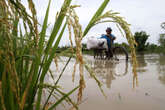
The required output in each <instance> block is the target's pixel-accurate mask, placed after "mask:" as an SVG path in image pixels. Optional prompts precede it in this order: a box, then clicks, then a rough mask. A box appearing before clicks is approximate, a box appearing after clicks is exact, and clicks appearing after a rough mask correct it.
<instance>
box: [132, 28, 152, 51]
mask: <svg viewBox="0 0 165 110" xmlns="http://www.w3.org/2000/svg"><path fill="white" fill-rule="evenodd" d="M134 37H135V40H136V42H137V44H138V45H137V47H136V49H137V51H144V50H145V48H146V41H147V39H148V37H149V35H147V33H146V32H145V31H140V32H135V34H134Z"/></svg>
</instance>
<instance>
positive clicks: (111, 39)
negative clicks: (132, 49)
mask: <svg viewBox="0 0 165 110" xmlns="http://www.w3.org/2000/svg"><path fill="white" fill-rule="evenodd" d="M101 38H105V39H106V40H107V45H108V52H107V56H108V58H109V57H113V53H112V50H111V48H112V45H113V42H114V40H115V39H116V37H115V36H114V35H113V34H112V29H111V28H110V27H107V29H106V34H105V35H103V36H102V37H101Z"/></svg>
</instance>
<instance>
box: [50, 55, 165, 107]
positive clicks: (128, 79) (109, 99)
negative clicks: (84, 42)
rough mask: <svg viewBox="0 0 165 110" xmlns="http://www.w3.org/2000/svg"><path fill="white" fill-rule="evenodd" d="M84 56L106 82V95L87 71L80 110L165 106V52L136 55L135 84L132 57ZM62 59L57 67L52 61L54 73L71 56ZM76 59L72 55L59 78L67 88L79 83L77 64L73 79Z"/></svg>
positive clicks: (61, 83)
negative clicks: (116, 59) (102, 58)
mask: <svg viewBox="0 0 165 110" xmlns="http://www.w3.org/2000/svg"><path fill="white" fill-rule="evenodd" d="M84 57H85V59H86V61H87V63H88V64H89V65H90V66H91V67H92V68H93V70H94V71H95V74H96V76H97V78H98V79H99V80H100V82H101V83H102V84H103V86H102V88H103V91H104V93H105V95H106V97H105V96H104V95H103V94H102V92H101V91H100V89H99V87H98V85H97V83H96V81H95V80H94V79H92V78H91V77H90V75H89V73H88V72H87V71H85V72H84V77H85V83H86V88H85V89H84V92H83V99H82V103H81V104H80V105H79V108H80V110H165V56H163V55H157V54H150V55H137V59H138V63H139V66H138V68H137V73H138V76H137V78H138V81H137V85H136V86H135V87H134V88H133V73H132V65H131V61H130V60H128V62H126V61H125V60H124V59H123V60H119V61H114V60H95V59H94V58H93V56H88V55H84ZM62 59H63V61H61V62H59V70H58V71H57V70H56V69H55V65H54V64H52V65H51V66H52V67H51V68H52V71H53V74H54V76H55V77H57V76H58V75H59V73H60V72H59V71H60V70H61V69H62V68H63V67H64V65H65V63H66V61H67V59H68V58H64V57H63V58H62ZM74 63H75V60H74V59H72V60H71V61H70V63H69V65H68V66H67V68H66V70H65V72H64V74H63V76H62V78H61V80H60V82H59V84H60V85H61V86H62V87H63V90H64V91H66V92H67V91H69V90H71V89H72V88H73V87H76V86H77V85H78V83H79V70H78V65H77V70H76V75H75V82H72V72H73V66H74ZM48 82H50V83H51V82H52V79H51V78H50V77H48ZM76 97H77V92H75V93H74V94H72V95H71V98H73V99H74V100H76ZM66 106H68V105H66ZM69 107H71V106H69ZM57 109H60V110H68V107H66V108H65V107H63V106H60V107H59V108H57Z"/></svg>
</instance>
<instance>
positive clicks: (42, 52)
mask: <svg viewBox="0 0 165 110" xmlns="http://www.w3.org/2000/svg"><path fill="white" fill-rule="evenodd" d="M71 1H72V0H64V3H63V4H62V7H61V10H60V12H59V13H58V14H57V16H56V20H55V23H54V25H53V26H54V27H53V30H52V32H51V33H50V36H49V39H48V40H47V41H46V39H45V37H46V32H47V27H48V18H49V9H50V4H51V0H49V3H48V7H47V10H46V14H45V18H44V22H43V25H42V29H41V32H40V31H39V30H38V20H37V12H36V9H35V4H34V3H33V0H28V4H29V10H30V11H31V15H30V14H28V13H27V11H26V9H25V7H24V5H23V4H22V3H21V1H20V0H1V1H0V105H1V106H0V110H31V109H36V110H40V109H43V110H52V109H54V108H56V107H57V106H58V105H59V104H61V102H62V101H64V100H65V101H67V102H68V103H70V104H72V105H73V107H74V108H76V109H78V107H77V104H78V103H77V104H76V103H75V102H73V101H72V100H71V98H70V97H69V95H70V94H72V93H73V92H74V91H76V90H77V89H79V92H78V101H79V102H80V101H81V98H82V92H83V89H84V88H85V81H84V77H83V73H84V72H83V69H84V65H85V67H86V69H87V70H89V73H90V75H91V76H92V77H93V78H94V79H95V80H96V82H97V83H98V85H99V86H100V87H101V83H100V82H99V81H98V79H97V78H96V77H95V75H94V73H93V72H92V70H90V68H89V67H88V65H87V64H86V63H85V61H84V59H83V55H82V51H81V50H82V46H81V40H82V38H83V37H84V36H85V35H86V34H87V33H88V31H89V30H90V29H91V28H92V27H93V26H94V25H95V24H97V23H99V21H100V20H101V19H103V18H105V17H104V16H105V15H106V17H109V18H113V19H114V20H115V22H116V23H118V24H119V25H120V26H121V28H123V29H124V30H125V33H126V36H127V39H128V42H129V44H130V47H131V50H132V58H133V64H134V66H133V67H134V68H135V67H136V54H135V51H134V44H135V42H134V39H133V38H132V34H131V31H130V30H129V27H128V24H127V23H126V22H125V21H124V20H123V19H122V18H120V17H119V16H116V14H114V13H111V12H109V13H106V14H103V15H102V12H103V10H104V9H105V7H106V5H107V4H108V2H109V0H104V2H103V3H102V5H101V6H100V8H99V9H98V10H97V12H96V14H95V15H94V16H93V18H92V19H91V21H90V22H89V24H88V25H87V27H86V29H85V30H84V31H83V30H82V28H81V24H80V23H79V18H78V16H77V14H76V12H75V8H76V7H78V6H71ZM22 25H23V26H22ZM66 27H68V29H69V35H70V41H71V36H72V33H71V30H72V29H73V36H74V37H75V43H76V50H74V49H73V48H72V47H71V49H70V50H69V52H70V53H72V54H70V55H71V56H70V58H68V62H67V63H66V65H65V66H64V67H63V70H62V71H61V73H60V76H59V77H58V79H57V80H56V81H55V83H54V84H53V85H49V84H46V83H45V82H44V79H45V76H46V75H47V74H48V73H50V74H51V71H50V65H51V63H52V62H53V60H55V62H56V65H57V56H56V51H57V48H58V45H59V42H60V40H61V38H62V36H63V33H64V31H65V28H66ZM56 38H57V40H55V39H56ZM71 42H72V41H71ZM72 57H75V58H76V63H75V66H74V67H75V68H76V65H77V64H79V70H80V82H79V84H78V86H77V87H75V88H73V89H72V90H70V92H68V93H64V92H63V91H62V90H60V88H59V85H58V82H59V81H60V78H61V76H62V75H63V72H64V71H65V68H66V67H67V65H68V63H69V62H70V59H71V58H72ZM134 72H135V71H134ZM52 78H53V75H52ZM73 80H74V72H73ZM44 89H47V90H48V91H49V94H48V97H47V99H46V100H45V102H44V103H41V102H42V96H43V90H44ZM101 90H102V89H101ZM57 94H58V95H57ZM53 96H54V97H56V100H55V102H53V103H51V104H50V103H49V99H50V97H53Z"/></svg>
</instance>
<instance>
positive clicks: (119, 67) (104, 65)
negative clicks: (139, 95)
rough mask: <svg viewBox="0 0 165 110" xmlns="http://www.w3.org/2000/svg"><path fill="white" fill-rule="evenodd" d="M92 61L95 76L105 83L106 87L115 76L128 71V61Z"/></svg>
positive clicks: (108, 86) (109, 85) (109, 86)
mask: <svg viewBox="0 0 165 110" xmlns="http://www.w3.org/2000/svg"><path fill="white" fill-rule="evenodd" d="M92 63H93V64H92V65H91V66H92V69H93V70H94V72H95V74H96V76H97V77H99V78H100V79H101V81H102V82H103V83H104V84H106V86H107V88H111V85H112V81H113V80H115V79H116V78H117V77H122V76H125V75H126V74H127V73H128V62H125V61H117V62H116V61H109V60H94V62H92Z"/></svg>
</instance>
